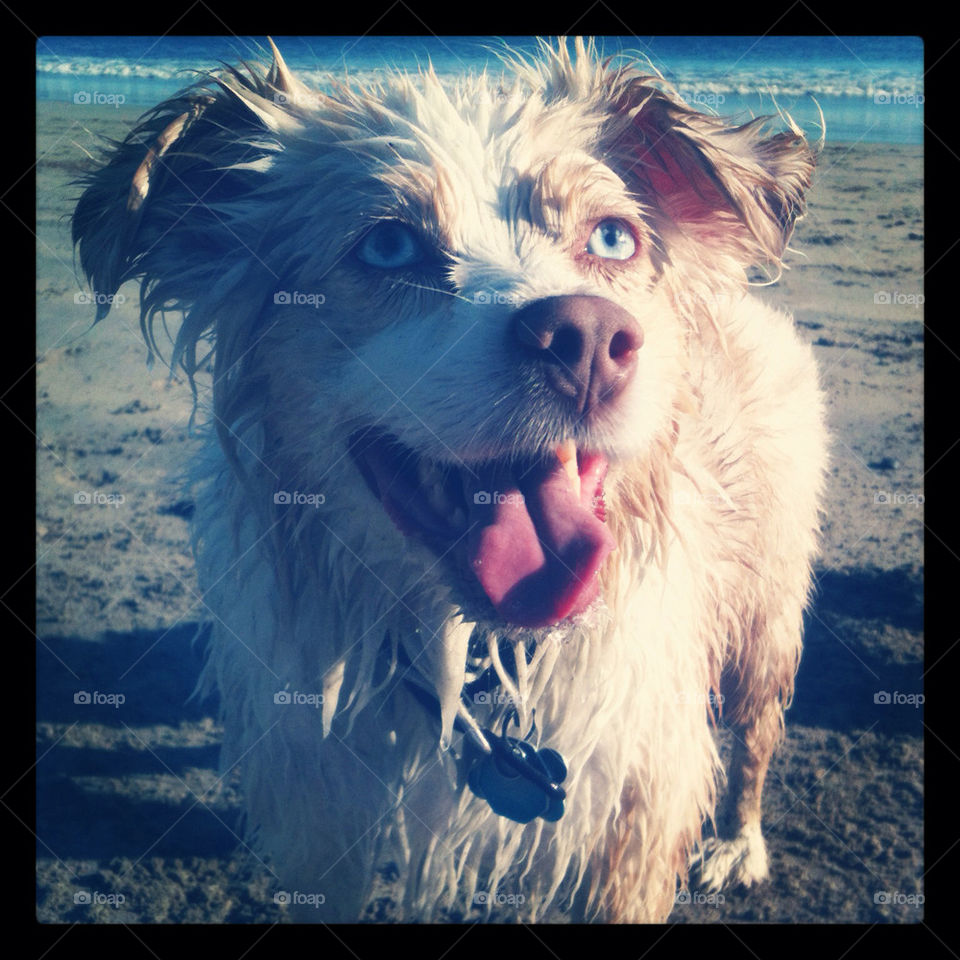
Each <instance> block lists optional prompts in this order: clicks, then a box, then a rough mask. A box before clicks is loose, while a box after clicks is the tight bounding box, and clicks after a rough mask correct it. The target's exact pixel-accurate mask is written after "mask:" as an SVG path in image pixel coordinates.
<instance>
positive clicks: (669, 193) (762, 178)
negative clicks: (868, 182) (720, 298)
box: [605, 77, 816, 267]
mask: <svg viewBox="0 0 960 960" xmlns="http://www.w3.org/2000/svg"><path fill="white" fill-rule="evenodd" d="M611 101H612V111H611V116H610V121H609V123H608V125H607V130H606V135H605V147H606V149H607V151H608V155H609V157H610V161H609V162H610V163H611V165H612V166H613V167H614V169H616V170H617V171H618V172H619V173H620V174H621V176H623V177H624V179H625V180H626V181H627V183H628V184H629V185H630V187H631V189H633V190H634V191H635V192H636V193H637V194H638V196H639V197H640V199H641V201H642V202H643V203H644V205H645V206H647V207H648V208H650V209H651V210H652V211H653V214H654V216H655V217H657V219H659V220H660V221H661V224H662V225H663V224H665V225H666V226H667V228H668V229H669V228H671V227H673V228H676V229H677V230H679V231H680V232H681V233H682V234H683V235H686V236H688V237H690V238H691V239H693V240H694V241H695V242H696V243H698V244H701V245H703V246H704V247H706V248H708V249H709V248H713V249H714V250H715V251H716V252H717V253H726V254H728V255H733V256H734V257H735V258H736V259H737V260H738V261H739V262H740V263H741V264H742V265H743V266H745V267H746V266H749V265H751V264H754V263H760V262H769V263H774V264H779V262H780V259H781V257H782V256H783V252H784V249H785V248H786V245H787V243H788V242H789V240H790V236H791V234H792V232H793V227H794V224H795V223H796V221H797V219H798V217H800V216H801V215H802V213H803V209H804V192H805V191H806V189H807V188H808V187H809V185H810V180H811V175H812V172H813V168H814V165H815V162H816V151H815V149H814V148H813V147H811V145H810V144H809V143H808V142H807V140H806V138H805V137H804V135H803V133H802V132H801V131H800V129H799V128H798V127H797V126H796V125H795V124H794V123H793V122H792V121H791V120H790V119H789V118H786V117H785V118H783V120H784V122H785V124H786V125H787V126H788V127H789V130H788V131H786V132H782V133H778V134H775V135H774V136H771V137H767V138H764V135H763V132H764V129H765V128H766V127H768V126H769V123H770V121H771V119H773V118H770V117H759V118H757V119H755V120H751V121H749V122H747V123H744V124H743V125H741V126H731V125H730V124H729V123H728V122H726V121H725V120H723V119H722V118H719V117H714V116H710V115H708V114H704V113H700V112H698V111H696V110H692V109H690V108H689V107H687V106H686V105H685V104H683V103H682V102H680V101H679V99H676V98H674V97H672V96H670V95H668V94H667V93H665V92H664V91H663V90H662V89H660V88H659V86H657V85H655V84H654V83H652V82H651V78H648V77H634V78H632V79H629V80H627V81H626V82H621V83H619V84H618V89H616V90H615V91H612V97H611Z"/></svg>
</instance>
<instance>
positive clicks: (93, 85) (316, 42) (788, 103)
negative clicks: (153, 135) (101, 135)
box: [37, 36, 923, 144]
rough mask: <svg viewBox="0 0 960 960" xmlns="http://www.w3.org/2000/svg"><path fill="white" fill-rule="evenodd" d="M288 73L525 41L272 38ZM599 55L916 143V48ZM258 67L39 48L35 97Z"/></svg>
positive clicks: (201, 40)
mask: <svg viewBox="0 0 960 960" xmlns="http://www.w3.org/2000/svg"><path fill="white" fill-rule="evenodd" d="M274 40H275V41H276V43H277V46H278V47H279V48H280V50H281V52H282V53H283V56H284V58H285V59H286V61H287V63H288V64H289V66H290V67H291V68H292V69H294V70H296V71H297V72H298V73H299V74H300V75H301V76H302V78H303V79H304V80H305V81H306V82H307V83H308V84H311V85H315V86H317V87H320V88H321V89H322V88H323V87H325V86H326V85H328V84H329V82H330V80H331V78H332V77H335V78H343V77H344V75H349V76H352V77H355V78H358V79H368V78H370V77H372V76H375V75H376V74H377V73H378V72H379V71H382V70H383V68H384V67H386V66H391V67H399V68H403V69H408V70H416V69H417V68H418V67H420V66H423V65H425V64H427V63H428V62H429V63H432V64H433V66H434V68H435V69H436V70H437V72H438V73H440V74H452V73H461V72H465V71H468V70H472V71H479V70H482V69H484V68H486V69H489V70H492V71H499V69H500V61H499V59H498V56H497V53H496V51H497V50H498V49H502V47H503V44H504V43H506V44H508V45H509V46H510V47H511V48H512V49H514V50H519V51H521V52H524V53H529V54H532V53H534V52H535V51H536V49H537V42H536V40H534V39H532V38H530V37H504V38H494V37H378V36H372V37H371V36H368V37H275V38H274ZM598 43H599V46H600V48H601V50H602V51H603V53H604V54H605V55H609V56H628V57H630V58H632V59H637V60H641V61H642V62H646V61H649V63H650V64H652V65H653V66H654V67H655V68H656V69H657V70H659V71H660V72H661V73H662V74H663V75H664V76H665V77H666V78H667V79H669V80H670V81H671V82H672V83H674V84H675V85H676V87H677V88H678V89H679V91H680V94H681V95H682V96H683V97H684V98H685V99H686V100H687V101H688V102H690V103H693V104H696V105H699V106H700V108H701V109H704V110H706V111H708V112H715V113H719V114H723V115H730V116H740V117H747V116H751V115H759V114H766V113H771V112H775V110H776V107H780V108H781V109H783V110H786V111H787V112H789V113H790V114H791V115H792V116H793V117H794V118H795V119H796V120H797V122H798V123H800V124H801V126H803V127H804V129H806V130H807V131H808V133H810V134H812V135H814V136H816V135H818V126H819V113H818V110H817V104H819V106H820V108H821V109H822V110H823V114H824V118H825V120H826V128H827V139H828V141H829V142H849V141H859V142H864V143H908V144H919V143H922V142H923V42H922V40H921V39H920V38H919V37H776V36H767V37H602V38H598ZM243 59H246V60H258V59H269V55H268V52H267V47H266V41H265V39H264V38H247V37H172V36H167V37H42V38H41V39H40V40H39V41H38V42H37V98H38V99H39V100H60V101H66V102H70V103H75V104H76V105H78V106H81V107H82V106H85V105H87V104H91V103H96V104H101V105H103V104H107V105H109V104H114V103H125V104H132V105H142V106H143V107H149V106H152V105H153V104H155V103H157V102H159V101H160V100H162V99H164V98H165V97H168V96H170V95H171V94H173V93H175V92H176V91H177V90H178V89H180V88H181V87H183V86H185V85H186V84H188V83H190V82H191V81H192V80H193V79H194V78H195V77H196V72H197V71H198V70H209V69H212V68H216V67H217V66H219V65H221V64H222V63H231V64H232V63H237V62H238V61H239V60H243Z"/></svg>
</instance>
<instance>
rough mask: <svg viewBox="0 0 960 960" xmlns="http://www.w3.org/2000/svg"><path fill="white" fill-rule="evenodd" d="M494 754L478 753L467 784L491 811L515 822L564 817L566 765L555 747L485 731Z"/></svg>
mask: <svg viewBox="0 0 960 960" xmlns="http://www.w3.org/2000/svg"><path fill="white" fill-rule="evenodd" d="M483 735H484V736H485V737H486V738H487V742H488V743H489V744H490V746H491V748H492V750H493V753H491V754H481V755H480V756H479V757H478V758H477V759H476V760H475V761H474V763H473V765H472V766H471V767H470V772H469V773H468V774H467V784H468V785H469V787H470V789H471V790H472V791H473V792H474V793H475V794H476V795H477V796H478V797H480V798H481V799H482V800H486V801H487V803H489V804H490V807H491V808H492V810H493V812H494V813H496V814H498V815H499V816H501V817H508V818H509V819H510V820H515V821H516V822H517V823H529V822H530V821H531V820H533V819H534V818H536V817H543V819H544V820H548V821H550V822H554V821H556V820H559V819H560V818H561V817H562V816H563V801H564V798H565V797H566V793H565V792H564V790H563V788H562V787H561V786H560V785H559V784H560V783H562V782H563V780H564V779H565V778H566V776H567V765H566V764H565V763H564V762H563V757H561V756H560V754H559V753H557V751H556V750H551V749H549V748H544V749H542V750H537V749H536V748H535V747H534V746H533V745H532V744H530V743H528V742H527V741H526V740H520V739H518V738H517V737H508V736H506V734H503V735H501V736H497V734H495V733H493V731H491V730H484V731H483Z"/></svg>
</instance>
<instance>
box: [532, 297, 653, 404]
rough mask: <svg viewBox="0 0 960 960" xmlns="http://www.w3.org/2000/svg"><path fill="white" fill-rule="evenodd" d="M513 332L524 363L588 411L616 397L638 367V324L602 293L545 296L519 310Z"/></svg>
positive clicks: (553, 387)
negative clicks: (594, 294)
mask: <svg viewBox="0 0 960 960" xmlns="http://www.w3.org/2000/svg"><path fill="white" fill-rule="evenodd" d="M513 324H514V325H513V333H514V337H515V339H516V342H517V343H518V344H519V345H520V349H521V352H522V355H523V358H524V361H525V362H526V363H532V364H533V365H534V367H535V368H536V370H537V372H538V373H539V374H540V375H541V376H542V377H543V378H544V380H545V381H546V383H547V384H548V385H549V386H550V387H551V388H552V389H553V390H555V391H556V392H557V393H559V394H560V395H561V396H564V397H569V398H570V399H571V400H573V401H575V402H576V405H577V411H578V412H579V413H585V412H587V411H589V410H592V409H594V408H595V407H598V406H601V405H603V404H604V403H609V402H610V401H611V400H613V399H614V398H615V397H616V396H617V395H618V394H619V393H620V392H621V391H622V390H623V388H624V387H625V386H626V385H627V384H628V383H629V382H630V379H631V378H632V377H633V374H634V372H635V371H636V369H637V351H638V350H639V349H640V347H641V346H642V345H643V331H642V330H641V328H640V324H639V323H637V321H636V320H634V318H633V317H632V316H631V315H630V314H629V313H627V311H626V310H624V309H623V307H620V306H617V304H615V303H613V302H612V301H610V300H607V299H605V298H604V297H585V296H569V297H546V298H545V299H543V300H535V301H534V302H533V303H530V304H527V306H525V307H523V308H522V309H520V310H518V311H517V313H516V315H515V316H514V320H513Z"/></svg>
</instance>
